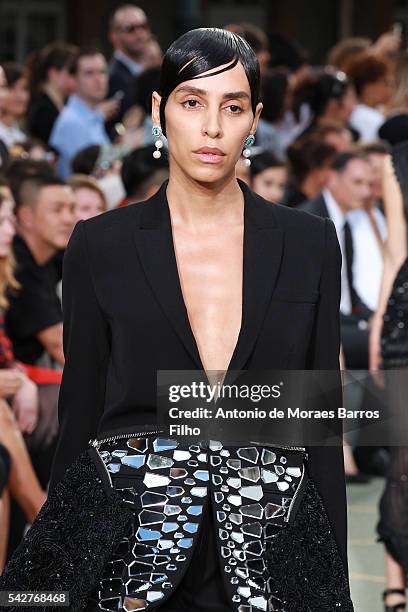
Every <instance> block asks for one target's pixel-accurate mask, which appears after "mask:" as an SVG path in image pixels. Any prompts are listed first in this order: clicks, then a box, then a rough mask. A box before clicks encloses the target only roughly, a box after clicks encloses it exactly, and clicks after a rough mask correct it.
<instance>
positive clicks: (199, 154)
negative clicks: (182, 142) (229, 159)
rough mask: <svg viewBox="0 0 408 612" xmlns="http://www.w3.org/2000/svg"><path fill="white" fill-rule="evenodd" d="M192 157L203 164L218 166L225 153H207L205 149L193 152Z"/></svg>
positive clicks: (217, 151)
mask: <svg viewBox="0 0 408 612" xmlns="http://www.w3.org/2000/svg"><path fill="white" fill-rule="evenodd" d="M193 155H194V156H195V157H196V158H197V159H199V160H200V161H202V162H204V163H205V164H219V163H220V162H221V161H222V160H223V158H224V157H225V153H222V152H221V151H219V150H214V151H209V150H205V149H204V150H202V151H201V150H198V151H193Z"/></svg>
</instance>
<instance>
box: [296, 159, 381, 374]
mask: <svg viewBox="0 0 408 612" xmlns="http://www.w3.org/2000/svg"><path fill="white" fill-rule="evenodd" d="M331 168H332V171H331V174H330V178H329V183H328V186H327V188H326V189H323V191H322V192H321V193H320V194H319V195H318V196H317V197H316V198H314V199H312V200H309V201H307V202H305V203H304V204H302V205H301V206H300V207H299V208H300V209H302V210H305V211H307V212H311V213H313V214H315V215H318V216H319V217H328V218H329V219H332V221H333V222H334V225H335V226H336V231H337V237H338V239H339V243H340V247H341V251H342V257H343V265H342V270H341V301H340V321H341V336H342V346H343V351H344V355H345V361H346V366H347V368H350V369H367V367H368V324H367V322H368V320H369V318H370V317H371V315H372V314H373V313H372V310H371V309H370V308H369V307H368V306H367V305H366V304H365V303H364V302H363V300H362V299H361V298H360V296H359V295H358V293H357V292H356V290H355V288H354V284H353V238H352V231H351V227H350V225H349V222H348V221H347V217H346V216H347V213H348V212H350V211H352V210H355V209H357V208H362V207H363V206H364V203H365V202H366V200H367V199H368V198H369V197H370V195H371V180H372V170H371V168H370V164H369V161H368V159H367V157H366V156H365V154H363V153H357V152H345V153H339V154H338V155H336V156H335V158H334V159H333V161H332V164H331Z"/></svg>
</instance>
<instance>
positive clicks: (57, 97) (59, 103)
mask: <svg viewBox="0 0 408 612" xmlns="http://www.w3.org/2000/svg"><path fill="white" fill-rule="evenodd" d="M43 91H44V93H46V94H47V96H48V97H49V98H50V99H51V100H52V102H54V104H55V106H56V107H57V108H58V110H62V108H63V106H64V96H63V95H62V94H61V92H60V91H59V90H58V89H57V88H56V87H55V85H53V84H52V83H45V84H44V86H43Z"/></svg>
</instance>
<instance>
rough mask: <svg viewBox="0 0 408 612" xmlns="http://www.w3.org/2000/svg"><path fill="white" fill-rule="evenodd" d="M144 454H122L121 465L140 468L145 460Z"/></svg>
mask: <svg viewBox="0 0 408 612" xmlns="http://www.w3.org/2000/svg"><path fill="white" fill-rule="evenodd" d="M145 458H146V457H145V456H144V455H132V456H130V457H129V456H124V457H122V459H121V462H122V464H123V465H128V466H129V467H134V468H140V467H142V465H143V464H144V462H145Z"/></svg>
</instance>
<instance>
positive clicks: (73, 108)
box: [49, 49, 110, 178]
mask: <svg viewBox="0 0 408 612" xmlns="http://www.w3.org/2000/svg"><path fill="white" fill-rule="evenodd" d="M73 75H74V79H75V94H73V95H72V96H70V97H69V99H68V102H67V104H66V105H65V106H64V108H63V110H62V111H61V113H60V114H59V116H58V119H57V120H56V122H55V123H54V127H53V129H52V132H51V136H50V140H49V142H50V144H51V146H52V147H54V148H55V149H56V150H57V151H58V153H59V155H60V159H59V166H58V167H59V173H60V175H61V176H62V177H63V178H66V177H67V176H69V175H70V174H71V160H72V158H73V157H74V155H75V154H76V153H77V152H78V151H80V150H81V149H83V148H84V147H86V146H88V145H96V144H99V145H109V144H110V139H109V137H108V135H107V133H106V130H105V116H104V114H103V113H102V111H101V110H100V104H101V102H102V101H103V100H104V99H105V97H106V94H107V91H108V75H107V66H106V60H105V58H104V56H103V55H102V53H100V52H99V51H98V50H96V49H89V50H87V49H84V50H81V51H80V52H79V53H78V54H77V56H76V59H75V62H74V66H73Z"/></svg>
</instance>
